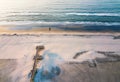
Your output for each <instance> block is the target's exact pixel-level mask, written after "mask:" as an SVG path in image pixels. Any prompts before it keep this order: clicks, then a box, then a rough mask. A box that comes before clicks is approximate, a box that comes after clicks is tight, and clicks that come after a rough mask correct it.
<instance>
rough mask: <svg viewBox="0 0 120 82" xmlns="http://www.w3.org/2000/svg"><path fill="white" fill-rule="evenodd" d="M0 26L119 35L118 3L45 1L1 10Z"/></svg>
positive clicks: (112, 0) (117, 0) (104, 0)
mask: <svg viewBox="0 0 120 82" xmlns="http://www.w3.org/2000/svg"><path fill="white" fill-rule="evenodd" d="M0 25H15V26H16V27H15V28H14V29H17V30H24V29H25V30H28V29H31V28H34V27H35V28H45V27H51V28H59V29H64V30H73V31H74V30H75V31H76V30H77V31H80V30H85V31H120V0H45V2H40V1H39V2H38V3H37V2H36V3H33V4H32V5H30V6H29V2H28V5H27V6H24V7H13V8H10V9H9V8H8V9H4V10H0Z"/></svg>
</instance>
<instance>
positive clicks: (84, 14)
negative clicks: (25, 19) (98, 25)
mask: <svg viewBox="0 0 120 82" xmlns="http://www.w3.org/2000/svg"><path fill="white" fill-rule="evenodd" d="M16 15H17V16H23V15H24V16H29V15H32V16H34V15H52V16H61V15H62V16H66V15H67V16H68V15H77V16H118V17H119V16H120V13H40V12H18V13H4V14H1V16H16Z"/></svg>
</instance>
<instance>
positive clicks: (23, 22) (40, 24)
mask: <svg viewBox="0 0 120 82" xmlns="http://www.w3.org/2000/svg"><path fill="white" fill-rule="evenodd" d="M0 25H33V26H35V25H37V26H46V27H47V26H53V27H54V26H56V25H57V26H59V25H64V26H65V25H104V26H117V25H118V26H119V25H120V22H90V21H86V22H85V21H81V22H79V21H78V22H69V21H64V22H45V21H14V22H7V21H2V22H0Z"/></svg>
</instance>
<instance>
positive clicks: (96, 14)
mask: <svg viewBox="0 0 120 82" xmlns="http://www.w3.org/2000/svg"><path fill="white" fill-rule="evenodd" d="M66 15H80V16H120V13H66Z"/></svg>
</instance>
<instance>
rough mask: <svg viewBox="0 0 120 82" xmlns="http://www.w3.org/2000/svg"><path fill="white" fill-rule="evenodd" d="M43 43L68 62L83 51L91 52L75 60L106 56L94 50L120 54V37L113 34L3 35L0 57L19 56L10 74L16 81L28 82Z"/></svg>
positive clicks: (13, 57) (16, 57) (11, 57)
mask: <svg viewBox="0 0 120 82" xmlns="http://www.w3.org/2000/svg"><path fill="white" fill-rule="evenodd" d="M37 45H44V46H45V50H49V51H50V52H53V53H56V54H58V55H60V56H61V57H62V58H63V59H64V60H65V61H73V56H74V55H75V54H76V53H78V52H81V51H88V52H87V53H84V54H82V55H81V56H79V57H78V58H77V59H75V61H78V62H81V61H85V60H88V59H95V58H98V57H105V56H104V55H102V54H98V53H96V52H95V51H113V52H116V53H119V54H120V39H113V37H112V36H104V35H102V36H83V37H82V36H63V35H52V36H51V35H39V36H38V35H36V36H28V35H21V36H4V35H1V36H0V53H1V54H0V59H17V60H18V61H17V62H18V65H17V68H16V70H15V71H14V72H12V74H11V76H12V77H13V82H15V81H16V80H17V82H29V79H28V77H27V76H28V73H29V72H30V70H31V69H32V65H33V60H32V58H33V56H34V55H35V52H36V50H35V47H36V46H37Z"/></svg>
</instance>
